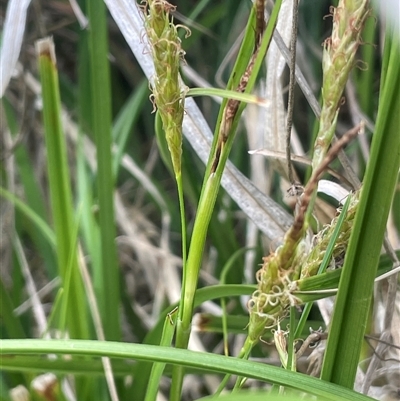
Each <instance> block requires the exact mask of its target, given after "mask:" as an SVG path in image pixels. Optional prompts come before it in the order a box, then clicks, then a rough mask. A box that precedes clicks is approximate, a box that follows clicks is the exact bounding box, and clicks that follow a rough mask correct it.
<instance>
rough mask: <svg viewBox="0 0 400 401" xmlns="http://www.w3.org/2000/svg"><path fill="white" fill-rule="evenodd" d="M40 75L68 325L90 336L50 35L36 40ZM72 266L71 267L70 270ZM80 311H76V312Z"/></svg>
mask: <svg viewBox="0 0 400 401" xmlns="http://www.w3.org/2000/svg"><path fill="white" fill-rule="evenodd" d="M37 54H38V59H39V69H40V77H41V82H42V96H43V120H44V127H45V140H46V148H47V171H48V176H49V186H50V198H51V205H52V215H53V221H54V231H55V233H56V239H57V257H58V268H59V272H60V276H61V278H62V281H63V284H64V285H65V283H66V282H67V278H69V280H70V281H69V282H70V285H71V288H70V289H69V290H70V291H69V294H70V297H69V298H68V299H66V300H65V301H66V302H68V303H69V304H68V308H67V310H68V316H67V327H68V330H69V335H70V337H72V338H88V336H89V329H88V315H87V312H86V298H85V294H84V290H83V283H82V279H81V276H80V272H79V267H78V259H77V255H76V253H73V252H74V249H75V241H76V235H75V233H74V219H73V208H72V193H71V188H70V183H69V169H68V163H67V150H66V144H65V139H64V138H65V137H64V133H63V130H62V127H61V119H60V116H61V108H60V94H59V89H58V73H57V69H56V64H55V53H54V45H53V42H52V41H51V40H50V39H49V38H47V39H43V40H41V41H38V42H37ZM69 269H70V270H69ZM78 310H79V311H80V313H76V311H78Z"/></svg>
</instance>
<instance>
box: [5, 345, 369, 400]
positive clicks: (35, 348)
mask: <svg viewBox="0 0 400 401" xmlns="http://www.w3.org/2000/svg"><path fill="white" fill-rule="evenodd" d="M0 352H1V355H3V356H6V355H26V354H31V355H33V354H47V353H48V354H53V353H54V354H67V355H73V356H75V355H86V356H92V357H99V356H108V357H110V358H125V359H135V360H148V361H152V362H162V363H171V364H179V365H181V366H187V367H192V368H197V369H205V370H208V371H210V372H216V373H230V374H235V375H239V376H247V377H250V378H254V379H258V380H262V381H268V382H272V383H275V384H279V385H282V386H287V387H290V388H296V389H297V390H299V391H304V392H306V393H309V394H314V395H316V396H319V397H322V398H324V399H326V400H334V401H338V400H349V401H367V400H371V398H369V397H367V396H365V395H362V394H359V393H356V392H354V391H352V390H349V389H346V388H344V387H341V386H337V385H334V384H332V383H327V382H324V381H322V380H319V379H316V378H315V377H310V376H306V375H303V374H300V373H295V372H290V371H287V370H284V369H281V368H278V367H275V366H270V365H266V364H262V363H257V362H254V361H247V360H239V359H237V358H232V357H226V356H222V355H215V354H211V353H203V352H194V351H188V350H183V349H174V348H170V347H160V346H153V345H143V344H127V343H120V342H111V341H88V340H86V341H85V340H69V341H65V340H50V341H48V340H32V339H29V340H1V342H0ZM3 359H7V365H8V366H11V365H12V360H13V358H3ZM51 363H52V361H51V360H48V367H49V369H51Z"/></svg>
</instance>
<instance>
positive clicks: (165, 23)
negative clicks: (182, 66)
mask: <svg viewBox="0 0 400 401" xmlns="http://www.w3.org/2000/svg"><path fill="white" fill-rule="evenodd" d="M143 9H144V14H145V17H144V18H145V24H144V25H145V29H146V33H147V36H148V40H149V45H150V49H151V53H152V56H153V60H154V67H155V71H156V74H155V77H154V84H153V95H152V98H153V100H154V104H155V106H157V109H158V111H159V113H160V116H161V120H162V123H163V127H164V131H165V135H166V140H167V144H168V149H169V151H170V154H171V159H172V165H173V168H174V172H175V175H176V176H178V175H180V173H181V154H182V121H183V115H184V99H185V92H186V88H185V87H183V85H181V82H180V76H179V63H180V60H181V59H183V56H184V54H185V52H184V51H183V50H182V47H181V40H180V38H179V36H178V31H177V29H178V27H182V28H185V27H183V26H181V25H174V24H173V20H172V18H171V17H170V13H171V12H172V11H174V10H175V6H173V5H171V4H169V3H168V2H167V1H165V0H149V1H148V2H147V3H145V6H144V7H143ZM185 29H186V30H187V28H185ZM187 33H189V31H188V30H187Z"/></svg>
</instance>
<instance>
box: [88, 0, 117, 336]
mask: <svg viewBox="0 0 400 401" xmlns="http://www.w3.org/2000/svg"><path fill="white" fill-rule="evenodd" d="M87 4H88V16H89V20H90V30H89V35H88V44H89V55H90V76H91V95H92V96H91V101H92V129H93V134H94V138H95V142H96V149H97V190H98V199H99V206H100V211H99V221H100V237H101V258H102V266H101V267H102V268H101V272H96V273H95V277H94V284H95V290H96V295H97V300H98V303H99V309H100V314H101V318H102V322H103V327H104V333H105V336H106V338H107V339H110V340H118V339H120V337H121V329H120V327H121V326H120V319H119V303H120V297H119V291H120V287H119V282H118V280H119V275H118V263H117V252H116V246H115V237H116V228H115V223H114V202H113V194H114V176H113V170H112V156H111V91H110V71H109V62H108V40H107V21H106V10H105V5H104V3H103V2H101V1H100V2H99V1H97V0H89V1H88V3H87Z"/></svg>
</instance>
